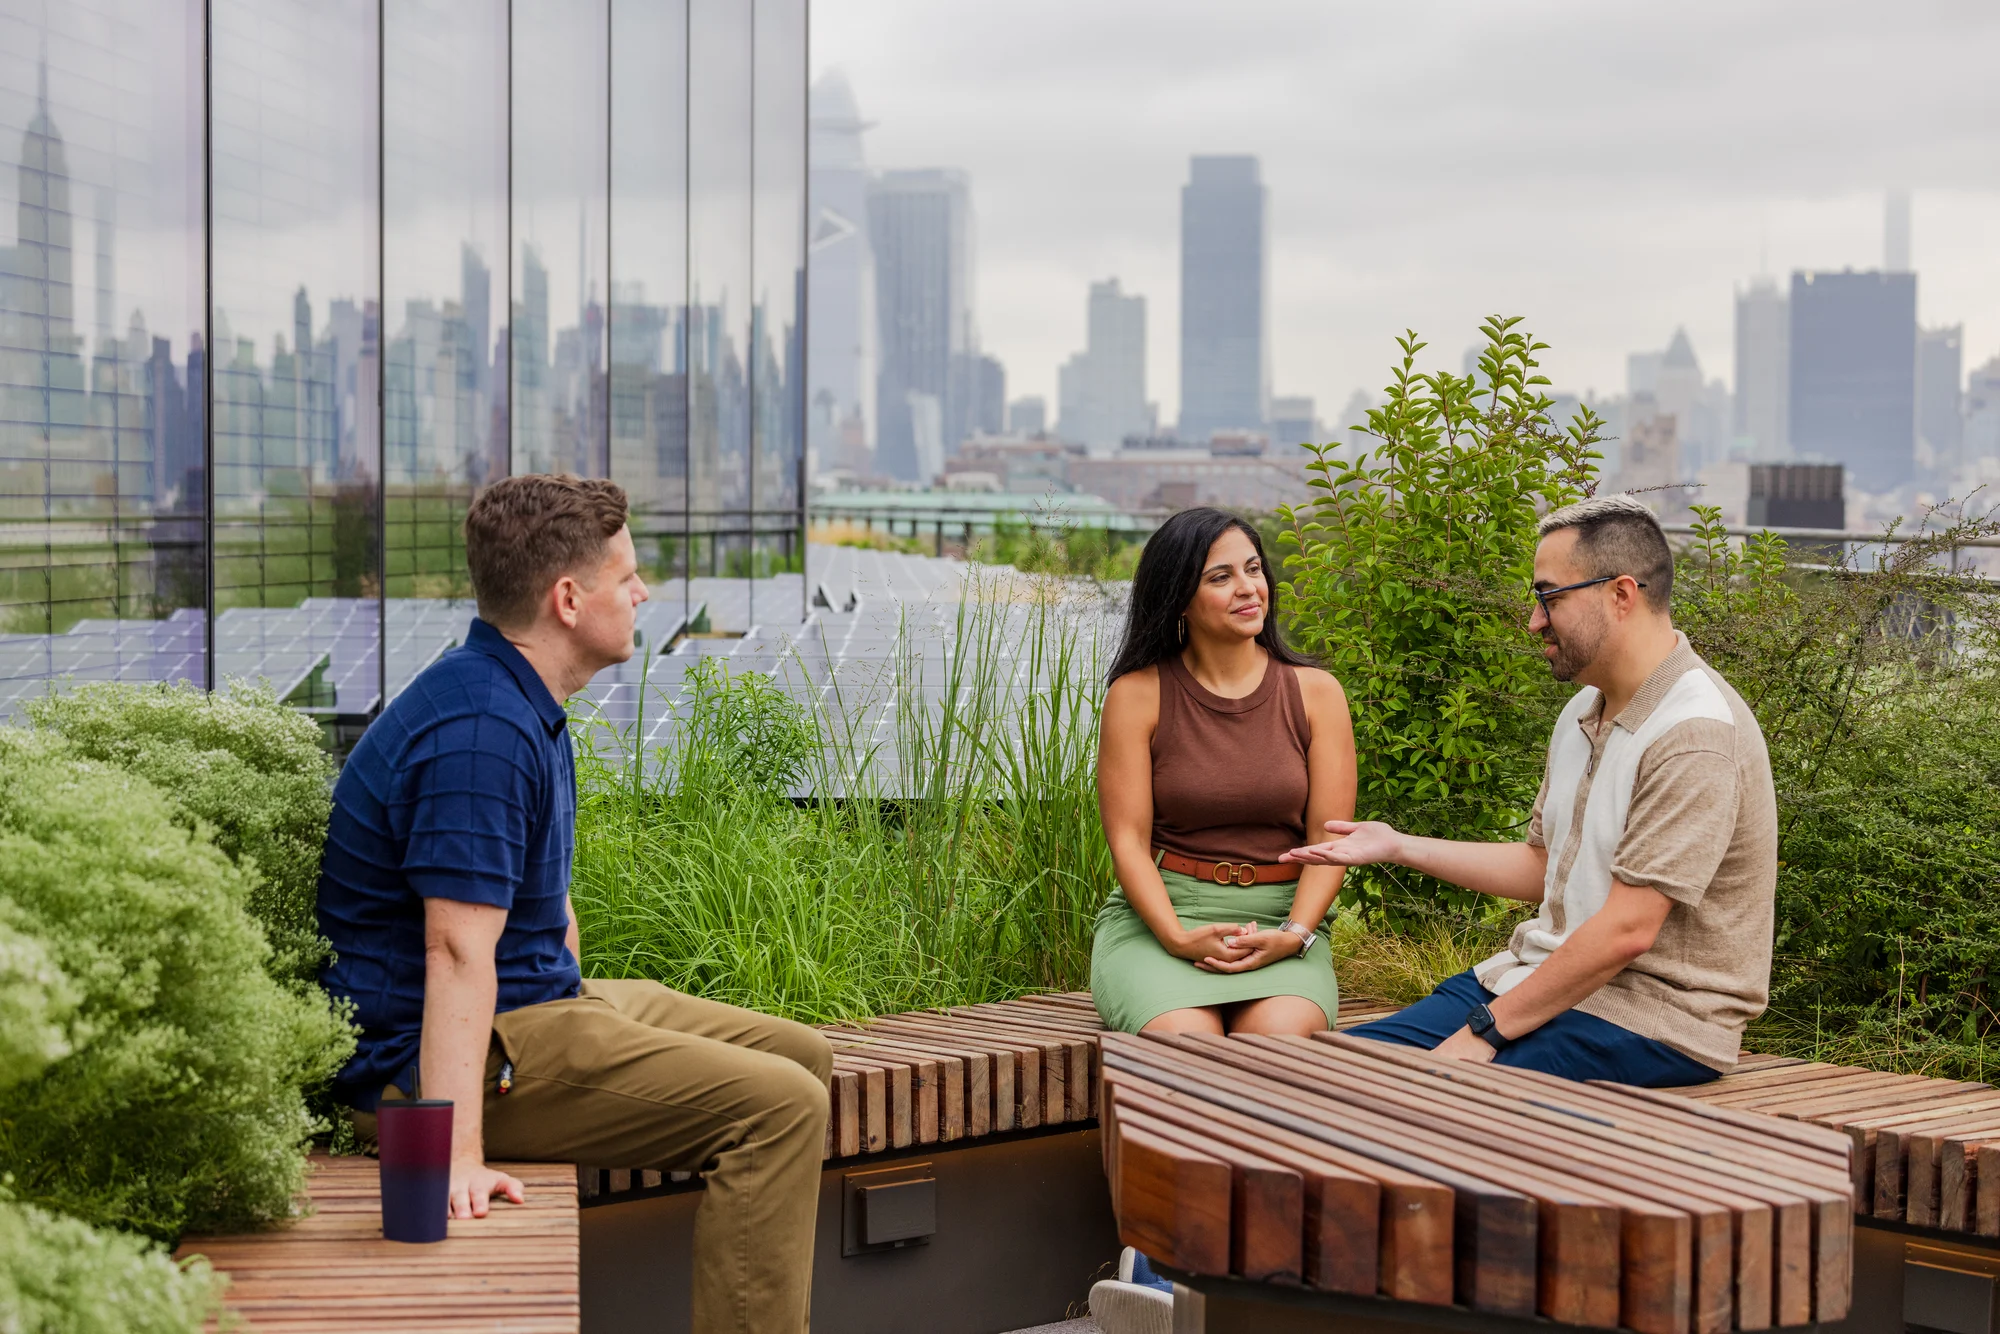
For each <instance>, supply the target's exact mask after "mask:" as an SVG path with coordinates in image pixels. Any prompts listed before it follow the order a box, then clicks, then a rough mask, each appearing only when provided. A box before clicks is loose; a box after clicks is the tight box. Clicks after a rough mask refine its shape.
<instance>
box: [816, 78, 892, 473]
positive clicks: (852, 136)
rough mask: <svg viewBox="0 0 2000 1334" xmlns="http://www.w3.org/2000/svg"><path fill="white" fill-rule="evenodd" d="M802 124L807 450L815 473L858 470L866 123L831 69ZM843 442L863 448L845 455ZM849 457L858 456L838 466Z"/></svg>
mask: <svg viewBox="0 0 2000 1334" xmlns="http://www.w3.org/2000/svg"><path fill="white" fill-rule="evenodd" d="M810 116H811V129H812V158H811V161H812V170H811V178H810V182H809V184H808V186H807V196H808V197H807V201H806V209H807V213H808V216H809V217H810V218H811V224H810V232H809V234H808V237H807V249H808V251H809V252H810V254H811V260H812V262H811V264H810V265H809V267H808V275H809V276H808V278H807V284H808V286H807V295H806V309H807V311H808V313H809V315H808V324H809V331H808V333H807V340H808V345H807V353H806V373H807V375H808V376H810V377H811V383H810V384H809V385H808V386H807V389H806V405H807V406H806V411H807V417H806V421H807V425H806V445H807V448H808V449H809V450H811V452H812V455H813V458H814V459H815V460H816V465H817V466H819V467H831V466H842V467H850V468H863V469H865V468H866V467H867V465H868V463H869V458H868V449H867V444H868V442H869V441H870V440H871V439H872V437H873V434H874V430H875V413H874V400H875V320H874V295H875V294H874V292H873V291H871V290H870V288H871V286H872V285H873V283H874V280H875V275H874V271H873V269H874V266H873V260H872V257H871V255H870V252H869V247H868V167H867V161H866V159H865V158H864V157H863V155H862V151H861V135H862V132H863V131H864V130H866V129H867V128H868V124H867V122H865V121H863V120H862V119H861V113H860V110H859V108H858V107H857V106H856V104H855V100H854V90H853V89H852V88H851V87H849V86H848V82H847V76H846V75H845V74H842V73H841V72H840V71H839V70H834V71H833V72H832V73H830V74H827V75H826V76H825V77H823V78H821V79H820V81H819V82H818V83H816V84H814V85H813V87H812V96H811V107H810ZM846 440H858V441H859V442H860V443H861V445H862V448H861V449H859V450H853V449H852V447H851V446H846V445H844V444H843V441H846ZM850 452H852V453H857V454H859V455H860V457H847V456H846V455H847V454H848V453H850Z"/></svg>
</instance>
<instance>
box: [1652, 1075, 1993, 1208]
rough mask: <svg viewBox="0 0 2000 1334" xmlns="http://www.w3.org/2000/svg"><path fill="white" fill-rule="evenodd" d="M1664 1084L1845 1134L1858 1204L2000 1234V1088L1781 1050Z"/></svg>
mask: <svg viewBox="0 0 2000 1334" xmlns="http://www.w3.org/2000/svg"><path fill="white" fill-rule="evenodd" d="M1666 1092H1669V1093H1672V1094H1675V1095H1678V1096H1679V1097H1681V1098H1686V1099H1690V1100H1692V1101H1694V1102H1696V1103H1698V1104H1700V1105H1701V1106H1702V1107H1703V1108H1705V1109H1708V1110H1707V1112H1706V1113H1705V1114H1706V1115H1710V1116H1713V1117H1718V1118H1725V1117H1726V1118H1741V1117H1743V1116H1745V1115H1746V1114H1761V1115H1765V1116H1772V1117H1778V1118H1781V1119H1783V1120H1787V1121H1797V1122H1800V1123H1803V1124H1807V1125H1814V1126H1821V1127H1824V1128H1826V1129H1828V1130H1832V1131H1836V1132H1838V1133H1840V1134H1842V1135H1844V1136H1845V1137H1846V1138H1847V1140H1848V1143H1849V1145H1850V1147H1851V1149H1852V1154H1853V1160H1852V1162H1853V1182H1854V1208H1855V1212H1857V1213H1860V1214H1864V1215H1868V1216H1871V1217H1874V1218H1877V1219H1882V1220H1884V1221H1892V1222H1907V1223H1911V1224H1915V1225H1917V1226H1920V1227H1931V1228H1938V1229H1940V1230H1942V1231H1945V1232H1966V1233H1973V1234H1976V1235H1978V1236H1982V1237H2000V1090H1996V1089H1994V1088H1992V1087H1991V1086H1990V1085H1986V1084H1974V1083H1967V1082H1964V1081H1961V1080H1955V1079H1930V1078H1926V1077H1924V1076H1922V1075H1897V1074H1884V1073H1882V1072H1880V1071H1874V1070H1867V1069H1864V1068H1862V1067H1860V1066H1852V1065H1828V1064H1824V1063H1822V1062H1818V1061H1800V1060H1794V1059H1791V1058H1789V1057H1781V1056H1753V1055H1746V1056H1745V1057H1744V1058H1743V1063H1742V1065H1741V1066H1740V1067H1739V1069H1738V1070H1737V1072H1736V1073H1734V1074H1731V1075H1727V1076H1725V1077H1724V1078H1722V1079H1718V1080H1716V1081H1715V1082H1714V1083H1711V1084H1700V1085H1696V1086H1695V1087H1693V1088H1684V1089H1673V1090H1667V1091H1666Z"/></svg>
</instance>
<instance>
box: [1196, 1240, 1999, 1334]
mask: <svg viewBox="0 0 2000 1334" xmlns="http://www.w3.org/2000/svg"><path fill="white" fill-rule="evenodd" d="M1854 1221H1855V1229H1854V1301H1853V1304H1852V1306H1851V1307H1850V1309H1849V1311H1848V1315H1847V1318H1846V1319H1844V1320H1839V1321H1834V1322H1831V1323H1828V1324H1822V1325H1815V1326H1809V1327H1804V1329H1802V1330H1801V1331H1800V1334H1806V1331H1807V1330H1810V1331H1814V1332H1816V1334H1905V1331H1906V1330H1942V1331H1945V1332H1946V1334H2000V1240H1991V1239H1987V1238H1977V1237H1967V1236H1966V1235H1965V1234H1964V1233H1958V1232H1939V1231H1936V1230H1935V1229H1932V1228H1918V1227H1907V1226H1903V1225H1899V1224H1895V1223H1882V1222H1878V1221H1877V1220H1875V1219H1872V1218H1857V1219H1855V1220H1854ZM1174 1277H1175V1278H1176V1279H1177V1280H1179V1281H1180V1282H1181V1283H1183V1284H1185V1285H1187V1287H1188V1288H1189V1289H1190V1292H1191V1294H1192V1295H1193V1298H1194V1300H1193V1301H1183V1302H1181V1303H1179V1304H1178V1309H1176V1311H1175V1313H1174V1317H1175V1318H1174V1334H1332V1331H1338V1334H1415V1331H1418V1330H1449V1331H1453V1332H1454V1334H1483V1332H1485V1331H1496V1332H1504V1331H1517V1332H1518V1334H1528V1332H1529V1331H1535V1332H1536V1334H1550V1332H1551V1331H1554V1330H1558V1329H1573V1328H1575V1326H1569V1325H1563V1326H1558V1325H1556V1324H1555V1323H1554V1322H1553V1321H1549V1320H1542V1319H1532V1320H1523V1319H1518V1318H1514V1317H1508V1316H1493V1315H1485V1314H1482V1313H1480V1312H1477V1311H1468V1310H1465V1309H1464V1308H1462V1307H1456V1306H1443V1307H1440V1306H1420V1305H1417V1304H1415V1303H1413V1302H1396V1301H1390V1300H1388V1299H1387V1298H1382V1297H1345V1296H1340V1295H1338V1294H1335V1293H1325V1292H1313V1291H1311V1290H1309V1289H1306V1288H1297V1287H1287V1286H1282V1285H1279V1284H1274V1283H1250V1282H1245V1281H1244V1280H1242V1279H1232V1278H1203V1277H1200V1276H1198V1275H1189V1274H1175V1275H1174ZM1772 1334H1787V1332H1786V1331H1777V1330H1774V1331H1773V1332H1772Z"/></svg>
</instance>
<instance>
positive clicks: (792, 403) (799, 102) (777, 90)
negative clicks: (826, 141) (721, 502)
mask: <svg viewBox="0 0 2000 1334" xmlns="http://www.w3.org/2000/svg"><path fill="white" fill-rule="evenodd" d="M755 18H756V99H755V100H756V106H755V111H754V125H753V130H754V133H755V136H756V144H757V151H756V195H755V202H754V211H753V227H754V232H753V238H752V246H753V254H752V258H751V270H752V273H751V276H752V282H753V291H754V297H755V299H754V304H753V306H752V308H751V313H750V347H751V355H750V384H751V425H752V447H753V455H752V456H753V458H754V459H755V470H754V474H753V482H752V487H751V494H752V499H753V502H754V508H755V510H756V521H755V528H756V532H757V538H756V549H757V558H756V560H755V562H754V568H753V573H754V574H755V575H757V576H760V577H761V576H769V575H771V574H774V573H776V572H778V571H781V570H783V571H790V570H803V568H804V565H803V558H804V554H805V546H804V535H803V534H804V528H805V517H804V513H803V510H802V508H801V500H800V497H801V495H802V490H801V488H802V485H803V482H802V477H801V473H802V469H803V466H804V447H805V342H804V339H805V328H804V321H803V320H802V319H801V318H800V315H801V306H802V304H803V294H804V291H805V184H806V3H805V0H756V15H755ZM795 562H797V563H795ZM752 599H753V601H752V610H753V612H754V614H755V616H756V617H757V618H758V619H759V620H773V621H783V620H801V619H803V618H804V616H805V602H804V591H803V582H802V581H800V582H799V584H798V587H797V588H794V587H793V581H789V580H781V581H779V582H778V583H776V584H772V585H762V584H760V585H758V586H757V587H756V588H755V589H754V590H753V593H752Z"/></svg>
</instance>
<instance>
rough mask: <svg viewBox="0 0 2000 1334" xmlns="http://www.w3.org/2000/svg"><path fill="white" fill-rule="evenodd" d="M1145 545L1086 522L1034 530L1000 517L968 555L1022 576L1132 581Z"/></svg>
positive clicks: (1133, 537) (1133, 536) (1129, 535)
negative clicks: (1013, 569)
mask: <svg viewBox="0 0 2000 1334" xmlns="http://www.w3.org/2000/svg"><path fill="white" fill-rule="evenodd" d="M1145 545H1146V544H1145V542H1144V541H1142V540H1140V538H1139V535H1138V534H1135V533H1124V532H1113V531H1112V530H1111V529H1109V528H1097V527H1092V526H1090V525H1089V524H1087V523H1062V524H1059V525H1057V526H1056V527H1054V528H1047V527H1032V526H1030V525H1029V524H1028V523H1027V522H1026V521H1025V520H1021V519H997V520H995V521H994V524H993V531H992V532H991V533H989V534H987V535H986V536H984V537H981V538H979V539H978V540H977V541H975V542H974V543H973V544H972V548H971V549H970V550H969V551H967V552H966V553H965V554H966V559H968V560H972V561H977V562H979V563H981V564H985V565H1011V566H1013V567H1014V568H1015V569H1017V570H1019V571H1021V572H1022V573H1023V574H1050V575H1057V576H1063V577H1080V578H1087V579H1103V580H1115V579H1130V578H1131V577H1132V572H1133V571H1134V570H1136V569H1137V568H1138V567H1139V553H1140V551H1142V550H1143V549H1144V548H1145Z"/></svg>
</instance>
